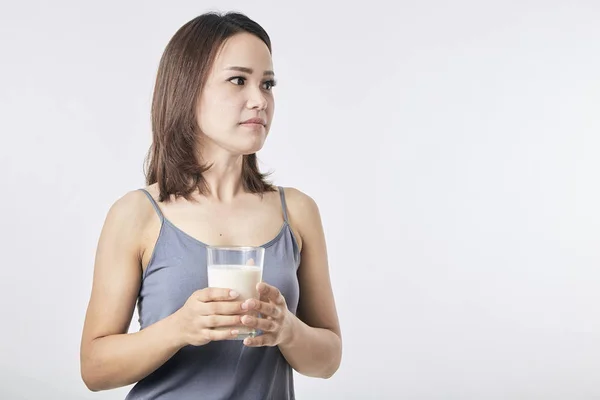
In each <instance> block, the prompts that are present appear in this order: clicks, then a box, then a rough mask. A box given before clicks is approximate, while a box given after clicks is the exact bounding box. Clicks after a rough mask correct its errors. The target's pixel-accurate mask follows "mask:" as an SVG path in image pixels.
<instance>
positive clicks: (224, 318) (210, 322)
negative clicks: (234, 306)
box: [205, 315, 242, 328]
mask: <svg viewBox="0 0 600 400" xmlns="http://www.w3.org/2000/svg"><path fill="white" fill-rule="evenodd" d="M205 324H206V326H208V327H210V328H217V327H223V326H239V325H242V320H241V317H240V316H237V315H236V316H231V315H209V316H207V317H205Z"/></svg>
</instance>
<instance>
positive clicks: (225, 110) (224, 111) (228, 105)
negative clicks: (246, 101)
mask: <svg viewBox="0 0 600 400" xmlns="http://www.w3.org/2000/svg"><path fill="white" fill-rule="evenodd" d="M242 108H243V104H240V102H239V101H237V100H236V99H232V98H231V97H222V98H219V97H216V96H213V97H212V98H211V99H210V101H206V102H204V103H203V106H202V107H201V108H200V109H199V110H198V122H199V125H200V128H201V129H202V130H203V131H204V132H206V133H207V134H210V133H211V132H212V133H215V134H218V131H220V130H227V129H230V128H232V127H234V126H236V125H237V123H238V122H239V121H240V118H241V111H240V110H242Z"/></svg>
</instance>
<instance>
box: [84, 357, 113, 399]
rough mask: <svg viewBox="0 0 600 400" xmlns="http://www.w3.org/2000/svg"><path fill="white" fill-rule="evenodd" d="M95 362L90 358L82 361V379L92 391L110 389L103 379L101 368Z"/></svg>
mask: <svg viewBox="0 0 600 400" xmlns="http://www.w3.org/2000/svg"><path fill="white" fill-rule="evenodd" d="M95 364H96V363H95V362H94V360H90V359H87V360H82V361H81V369H80V372H81V380H83V383H84V384H85V386H86V387H87V388H88V390H90V391H91V392H99V391H101V390H106V389H110V388H109V387H107V385H106V382H105V381H104V380H103V379H102V376H101V374H100V373H99V368H98V366H97V365H95Z"/></svg>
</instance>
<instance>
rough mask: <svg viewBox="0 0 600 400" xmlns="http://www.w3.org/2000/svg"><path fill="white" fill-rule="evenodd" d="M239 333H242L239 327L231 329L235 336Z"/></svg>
mask: <svg viewBox="0 0 600 400" xmlns="http://www.w3.org/2000/svg"><path fill="white" fill-rule="evenodd" d="M238 333H240V331H238V330H237V329H234V330H232V331H231V334H232V335H233V336H237V334H238Z"/></svg>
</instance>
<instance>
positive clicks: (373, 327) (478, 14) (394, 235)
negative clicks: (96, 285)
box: [0, 0, 600, 400]
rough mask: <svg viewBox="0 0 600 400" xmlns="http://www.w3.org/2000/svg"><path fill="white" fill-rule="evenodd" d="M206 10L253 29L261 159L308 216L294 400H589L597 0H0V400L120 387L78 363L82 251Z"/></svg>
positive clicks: (593, 377)
mask: <svg viewBox="0 0 600 400" xmlns="http://www.w3.org/2000/svg"><path fill="white" fill-rule="evenodd" d="M210 10H217V11H227V10H238V11H242V12H244V13H246V14H247V15H248V16H250V17H251V18H253V19H255V20H256V21H257V22H259V23H260V24H261V25H262V26H263V27H264V28H265V29H266V30H267V32H268V33H269V35H270V36H271V38H272V41H273V60H274V68H275V71H276V74H277V77H278V80H279V85H278V86H277V87H276V88H275V89H274V91H275V98H276V111H275V117H274V122H273V126H272V129H271V133H270V136H269V139H268V140H267V143H266V145H265V147H264V149H263V150H262V151H261V152H260V153H259V157H260V159H261V166H262V169H263V170H265V171H273V175H272V179H273V180H274V181H275V183H277V184H279V185H283V186H293V187H296V188H299V189H300V190H302V191H304V192H305V193H307V194H309V195H310V196H312V197H313V198H314V199H315V200H316V202H317V204H318V205H319V207H320V210H321V213H322V218H323V223H324V226H325V232H326V238H327V243H328V249H329V262H330V270H331V276H332V281H333V288H334V292H335V297H336V302H337V307H338V312H339V317H340V321H341V325H342V332H343V343H344V352H343V362H342V365H341V367H340V369H339V371H338V372H337V374H336V375H335V376H334V377H333V378H331V379H329V380H320V379H314V378H306V377H303V376H299V375H297V374H296V380H295V382H296V391H297V398H298V399H415V400H420V399H423V400H425V399H444V400H448V399H485V400H488V399H524V400H530V399H544V400H551V399H565V400H584V399H586V400H587V399H598V398H600V291H599V284H600V269H599V267H600V256H599V253H600V252H599V241H600V211H599V209H600V185H599V180H598V175H599V172H600V137H599V129H600V113H599V107H600V22H599V21H600V3H599V2H598V1H592V0H590V1H574V0H564V1H552V0H551V1H506V0H503V1H451V2H450V1H441V0H438V1H419V2H417V1H412V2H409V1H395V2H391V1H390V2H385V1H380V2H377V1H369V2H358V3H353V2H342V1H330V2H326V1H318V2H307V1H304V2H301V3H297V2H295V3H291V2H284V1H280V2H274V1H273V2H258V1H256V2H249V1H237V2H236V1H219V2H214V1H213V2H202V1H173V2H164V1H160V2H159V1H127V2H125V1H118V2H117V1H104V2H83V1H74V0H73V1H52V2H50V1H49V2H42V1H35V2H33V1H21V2H13V1H3V2H2V3H1V6H0V50H1V51H0V61H1V62H0V126H1V128H0V132H1V142H0V171H1V176H2V185H1V187H2V193H1V196H0V210H1V221H2V222H1V223H0V235H1V240H0V248H1V251H0V257H1V258H0V259H1V262H2V265H1V267H0V304H1V306H2V307H1V314H0V323H1V324H2V326H1V329H0V334H1V335H2V336H1V340H0V398H1V399H6V400H13V399H15V400H18V399H61V400H68V399H90V400H91V399H98V400H100V399H103V400H109V399H122V398H124V397H125V395H126V393H127V392H128V390H129V387H126V388H120V389H116V390H111V391H106V392H99V393H92V392H89V391H88V390H87V389H86V387H85V386H84V384H83V382H82V380H81V378H80V375H79V344H80V336H81V330H82V326H83V319H84V314H85V310H86V307H87V302H88V300H89V295H90V289H91V284H92V273H93V260H94V255H95V250H96V244H97V240H98V237H99V234H100V229H101V227H102V224H103V222H104V218H105V216H106V212H107V211H108V209H109V207H110V206H111V204H112V203H113V202H115V201H116V200H117V199H118V198H119V197H120V196H122V195H123V194H125V193H126V192H128V191H130V190H133V189H136V188H139V187H143V185H144V177H143V170H142V166H143V159H144V156H145V154H146V151H147V149H148V146H149V145H150V139H151V135H150V100H151V96H152V90H153V84H154V79H155V73H156V69H157V66H158V61H159V59H160V56H161V53H162V51H163V49H164V47H165V46H166V44H167V42H168V40H169V39H170V38H171V36H172V35H173V34H174V33H175V31H176V30H177V29H178V28H179V27H180V26H181V25H183V24H184V23H185V22H187V21H188V20H190V19H192V18H194V17H195V16H197V15H199V14H201V13H203V12H205V11H210ZM138 329H139V325H138V323H137V315H134V317H133V319H132V324H131V328H130V331H132V332H133V331H137V330H138Z"/></svg>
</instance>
